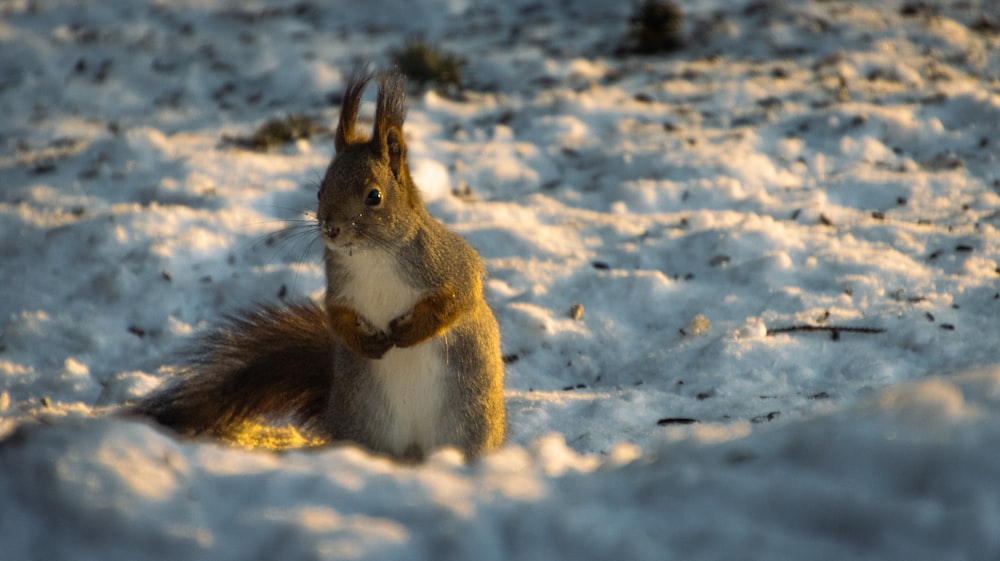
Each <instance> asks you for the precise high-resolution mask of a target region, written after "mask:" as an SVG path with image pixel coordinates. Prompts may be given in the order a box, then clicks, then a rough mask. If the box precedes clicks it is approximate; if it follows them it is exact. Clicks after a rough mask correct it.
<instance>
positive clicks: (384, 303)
mask: <svg viewBox="0 0 1000 561" xmlns="http://www.w3.org/2000/svg"><path fill="white" fill-rule="evenodd" d="M343 264H344V267H345V268H346V270H347V272H348V277H347V282H346V283H345V284H344V285H343V286H341V287H339V288H340V290H339V292H340V296H341V298H343V299H344V300H345V301H347V303H348V305H350V306H351V308H353V309H354V311H356V312H357V313H358V314H359V315H361V317H362V318H364V319H365V320H367V321H368V322H369V323H371V324H372V327H374V328H376V329H379V330H381V331H388V329H389V322H391V321H392V320H394V319H396V318H398V317H399V316H401V315H403V314H406V313H408V312H410V311H412V310H413V307H414V306H415V305H416V304H417V302H418V301H419V300H420V297H421V293H420V292H419V291H418V290H417V289H415V288H414V287H412V286H410V284H409V283H407V282H406V281H405V280H403V278H402V277H401V276H400V275H399V273H398V272H397V271H396V267H395V260H394V258H393V256H392V255H391V254H389V253H387V252H383V251H378V250H368V251H359V252H355V253H354V254H353V255H349V256H347V257H346V259H344V260H343Z"/></svg>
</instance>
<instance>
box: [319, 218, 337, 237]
mask: <svg viewBox="0 0 1000 561" xmlns="http://www.w3.org/2000/svg"><path fill="white" fill-rule="evenodd" d="M319 233H320V234H321V235H322V236H323V237H324V238H326V239H328V240H332V239H334V238H336V237H337V235H338V234H340V228H338V227H336V226H332V225H330V224H329V223H328V222H320V223H319Z"/></svg>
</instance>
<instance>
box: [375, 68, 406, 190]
mask: <svg viewBox="0 0 1000 561" xmlns="http://www.w3.org/2000/svg"><path fill="white" fill-rule="evenodd" d="M405 118H406V91H405V90H404V89H403V76H402V75H401V74H400V73H399V72H385V73H383V74H381V75H380V76H379V88H378V101H377V102H376V105H375V127H374V130H373V131H372V139H373V140H374V142H375V146H374V148H375V150H376V152H378V153H379V154H381V155H382V156H383V157H386V158H388V159H389V163H390V165H391V166H392V170H393V173H397V174H398V172H399V166H400V165H401V164H402V163H403V162H404V159H405V156H406V144H405V143H404V141H403V132H402V131H403V120H404V119H405Z"/></svg>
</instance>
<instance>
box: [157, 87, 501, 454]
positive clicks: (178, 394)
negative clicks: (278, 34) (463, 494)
mask: <svg viewBox="0 0 1000 561" xmlns="http://www.w3.org/2000/svg"><path fill="white" fill-rule="evenodd" d="M373 77H374V74H372V73H370V72H368V71H360V72H356V73H355V74H354V75H353V76H352V77H351V78H350V80H349V81H348V83H347V87H346V91H345V94H344V101H343V105H342V108H341V113H340V120H339V123H338V125H337V129H336V132H335V135H334V145H335V148H336V154H335V156H334V158H333V160H332V161H331V162H330V165H329V167H328V168H327V170H326V174H325V175H324V177H323V181H322V183H321V184H320V188H319V193H318V197H319V207H318V211H317V230H318V235H319V238H320V240H321V241H322V242H323V244H324V263H325V265H326V278H327V288H326V295H325V297H324V298H323V301H322V303H315V302H303V303H298V304H293V305H288V306H284V307H264V308H262V309H259V310H256V311H252V312H250V313H248V314H244V315H242V316H239V317H235V318H232V319H230V321H229V322H228V323H226V324H225V325H223V326H222V327H221V328H219V329H218V330H216V331H214V332H212V333H210V334H209V335H208V336H207V338H206V339H205V340H204V341H203V342H202V346H201V348H200V350H199V351H197V352H196V353H195V356H194V358H193V360H192V361H191V362H190V364H188V365H187V366H185V367H184V368H183V369H182V372H181V375H180V377H179V379H178V380H177V381H175V383H172V384H170V385H168V387H167V388H166V389H165V390H162V391H160V392H158V393H155V394H154V395H152V396H150V397H148V398H146V399H145V400H143V401H142V402H141V403H139V405H138V406H137V410H138V412H139V413H141V414H144V415H146V416H149V417H151V418H153V419H155V420H156V421H158V422H159V423H161V424H163V425H166V426H168V427H171V428H173V429H175V430H177V431H178V432H180V433H183V434H204V433H207V434H212V435H216V436H224V435H225V434H226V432H227V430H231V429H232V428H233V427H234V426H236V425H237V424H238V423H241V422H245V421H247V420H253V419H258V418H263V417H291V418H293V419H295V420H296V421H297V422H298V424H299V425H300V426H301V427H303V428H304V429H305V430H307V431H309V432H310V433H312V434H315V435H317V436H318V437H320V438H322V439H323V440H328V441H333V442H337V441H345V442H353V443H356V444H359V445H361V446H363V447H365V448H367V449H369V450H371V451H373V452H377V453H382V454H386V455H389V456H392V457H394V458H399V459H409V460H413V459H421V458H423V457H425V456H426V455H427V454H429V453H431V452H433V451H434V450H436V449H439V448H443V447H454V448H457V449H459V450H461V451H462V452H464V453H465V455H466V456H467V457H469V458H473V457H476V456H479V455H481V454H483V453H484V452H487V451H489V450H493V449H495V448H497V447H499V446H500V445H501V444H502V443H503V441H504V436H505V432H506V413H505V407H504V400H503V376H504V374H503V361H502V359H501V351H500V332H499V328H498V326H497V322H496V319H495V318H494V316H493V312H492V311H491V310H490V308H489V306H488V305H487V303H486V300H485V298H484V296H483V277H484V275H485V269H484V267H483V264H482V261H481V259H480V258H479V255H478V254H477V253H476V251H475V250H474V249H473V248H472V247H471V246H470V245H469V244H468V243H467V242H466V241H465V240H463V239H462V238H461V237H460V236H458V235H457V234H455V233H453V232H451V231H449V230H448V229H446V228H445V227H444V226H443V225H441V223H439V222H438V221H437V220H435V219H434V218H432V217H431V216H430V214H428V213H427V210H426V209H425V208H424V205H423V202H422V201H421V198H420V193H419V191H418V190H417V187H416V185H414V183H413V180H412V179H411V177H410V172H409V166H408V164H407V160H406V142H405V141H404V138H403V121H404V118H405V114H406V108H405V98H406V96H405V92H404V88H403V86H404V82H403V78H402V76H400V75H399V74H398V73H396V72H389V73H382V74H380V75H379V77H378V82H379V89H378V97H377V102H376V110H375V122H374V126H373V130H372V133H371V136H370V137H369V136H365V135H364V134H363V133H360V132H358V131H357V130H356V124H355V122H356V120H357V116H358V109H359V106H360V103H361V96H362V93H363V92H364V90H365V87H366V86H367V84H368V83H369V82H370V81H371V80H372V78H373Z"/></svg>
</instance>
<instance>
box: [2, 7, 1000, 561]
mask: <svg viewBox="0 0 1000 561" xmlns="http://www.w3.org/2000/svg"><path fill="white" fill-rule="evenodd" d="M680 5H681V6H682V8H683V10H684V13H685V20H684V30H685V34H686V35H687V37H688V44H687V45H686V47H685V48H684V49H682V50H681V51H679V52H677V53H674V54H671V55H662V56H653V57H631V56H625V57H622V56H616V55H615V54H614V53H615V51H616V49H617V48H618V46H619V44H620V42H621V40H622V37H623V36H624V34H625V31H626V22H627V19H628V15H629V13H630V11H631V9H632V6H631V4H630V3H627V2H622V3H616V2H603V1H597V0H592V1H578V2H561V3H557V2H541V1H539V0H514V1H511V2H506V3H492V2H476V1H472V0H468V1H465V0H425V1H420V2H411V1H404V0H375V1H372V2H367V3H364V5H362V4H361V3H351V4H350V7H347V4H342V3H322V2H302V3H298V4H286V3H283V2H278V1H270V0H266V1H265V0H260V1H254V2H226V1H223V0H188V1H182V2H158V1H145V2H139V1H135V2H100V1H96V0H92V1H90V2H72V1H68V0H67V1H58V0H53V1H41V0H40V1H28V0H7V1H5V2H3V3H0V115H2V117H0V256H2V259H3V268H2V277H0V280H2V287H3V288H2V291H3V295H2V297H0V435H2V436H3V438H4V440H3V441H2V442H0V544H2V545H0V558H2V559H4V560H8V559H10V560H18V561H19V560H33V559H74V560H88V559H95V560H98V559H99V560H115V559H127V560H131V561H135V560H140V561H141V560H145V559H208V560H222V559H227V560H228V559H288V560H296V559H348V558H352V559H353V558H357V559H404V558H405V559H434V560H440V559H484V560H489V559H529V560H530V559H555V558H566V559H612V558H613V559H637V560H641V559H656V560H661V559H671V558H676V559H732V558H741V559H774V558H786V559H790V558H795V559H831V560H834V559H836V560H840V559H845V558H856V559H875V558H878V559H935V560H937V559H997V558H1000V366H998V365H1000V351H998V350H997V339H998V338H997V331H996V325H997V318H998V316H1000V286H998V279H1000V269H998V263H997V261H998V259H1000V235H998V231H997V229H998V228H1000V195H998V192H1000V161H998V157H997V146H1000V35H998V34H997V31H996V30H997V25H996V23H997V22H998V21H1000V7H998V6H997V4H996V3H995V2H992V1H989V0H967V1H963V2H927V3H922V2H921V3H916V2H914V3H908V4H906V5H904V3H902V2H898V1H888V2H876V1H871V2H837V1H820V0H813V1H809V0H806V1H801V2H795V1H781V0H770V1H768V0H765V1H764V2H757V1H753V2H751V1H745V0H743V1H740V0H737V1H733V2H729V1H723V0H706V1H700V2H694V1H693V0H689V1H683V2H680ZM414 35H421V36H423V37H424V38H425V39H427V40H428V41H429V42H431V43H433V44H437V45H440V46H442V47H444V48H445V49H448V50H450V51H452V52H456V53H459V54H461V55H462V56H463V57H464V58H465V59H466V61H467V64H466V66H465V68H464V75H465V77H466V89H465V91H463V92H462V93H461V94H460V95H459V96H457V97H455V96H453V97H448V96H444V95H440V94H436V93H422V94H416V95H414V96H413V98H412V99H411V104H410V105H411V107H410V112H409V118H408V121H407V128H406V134H407V138H408V141H409V146H410V154H411V162H412V165H413V167H414V174H415V177H416V178H417V181H418V182H419V183H420V185H421V187H422V189H423V190H424V192H425V194H426V198H427V200H428V206H429V207H430V210H431V212H432V213H433V214H434V215H435V216H436V217H438V218H439V219H441V220H442V221H443V222H445V223H446V224H448V225H449V226H450V227H452V228H453V229H455V230H456V231H458V232H460V233H461V234H462V235H464V236H465V237H466V238H467V239H468V240H469V241H470V242H471V243H472V244H473V245H474V246H475V247H476V248H477V249H478V250H479V251H480V252H481V254H482V255H483V257H484V259H485V261H486V263H487V266H488V269H489V273H490V276H491V280H490V281H489V282H488V285H487V291H488V298H489V301H490V303H491V304H492V306H493V307H494V309H495V311H496V314H497V316H498V319H499V321H500V324H501V329H502V332H503V336H504V353H505V355H506V358H507V362H508V365H507V388H508V389H507V400H508V405H509V409H510V420H511V428H512V431H511V437H510V444H509V445H508V446H507V447H505V448H504V449H503V450H501V451H499V452H497V453H495V454H492V455H489V456H488V457H486V458H484V459H482V460H481V461H479V462H476V463H474V464H472V465H465V464H464V463H463V462H462V460H461V458H458V457H457V456H456V455H455V454H454V453H452V452H448V451H445V452H441V453H439V454H437V455H435V456H434V457H432V458H431V459H430V461H428V462H427V463H426V464H424V465H420V466H416V467H412V466H411V467H406V466H397V465H394V464H392V463H390V462H388V461H386V460H384V459H381V458H377V457H372V456H370V455H368V454H366V453H365V452H363V451H361V450H357V449H353V448H346V447H341V448H332V449H324V450H318V451H290V452H283V453H274V452H266V451H246V450H241V449H235V448H232V447H227V446H225V445H222V444H219V443H214V442H190V441H179V440H177V439H175V438H173V437H172V436H170V435H168V434H166V433H163V432H161V431H159V430H157V429H155V428H152V427H150V426H147V425H145V424H142V423H139V422H134V421H128V420H125V419H122V418H119V417H116V416H114V415H110V414H109V413H113V412H114V410H115V407H116V406H118V405H120V404H122V403H125V402H127V401H129V400H132V399H135V398H137V397H140V396H143V395H146V394H147V393H148V392H150V391H152V390H153V389H154V388H155V387H156V386H157V385H159V384H160V383H161V382H162V381H163V380H165V379H167V378H169V376H170V366H172V365H175V364H176V361H177V360H178V356H180V355H179V352H180V350H181V349H183V348H184V346H185V345H186V344H187V343H188V342H189V341H190V338H191V336H196V335H197V334H198V333H200V332H202V331H203V330H205V329H208V328H209V327H210V326H211V325H212V324H213V323H214V322H217V321H218V320H219V319H220V318H221V317H222V316H223V315H224V314H226V313H228V312H233V311H237V310H240V309H245V308H247V307H250V306H252V305H253V303H254V302H267V301H271V302H273V301H276V300H278V299H281V298H285V299H295V298H301V297H305V296H312V297H316V296H318V295H319V294H321V291H322V287H323V278H322V271H321V267H320V264H319V250H320V248H319V244H317V243H314V238H313V235H312V233H311V230H310V229H309V228H310V226H309V222H308V213H309V211H311V210H312V209H313V207H314V205H315V191H316V184H317V182H318V180H319V177H320V175H321V174H322V172H323V169H324V167H325V165H326V163H327V162H328V160H329V157H330V156H331V153H332V141H331V140H330V137H329V135H320V136H318V137H314V138H311V139H309V140H302V141H299V142H297V143H295V144H291V145H288V146H286V147H284V148H283V149H280V150H277V151H274V152H271V153H255V152H250V151H247V150H243V149H240V148H237V147H234V146H233V145H232V144H231V143H226V142H223V141H222V140H223V138H226V137H232V136H240V135H243V136H245V135H249V134H250V133H251V132H252V131H253V129H254V128H255V127H256V126H258V125H260V124H261V123H263V122H264V121H266V120H268V119H271V118H275V117H282V116H285V115H287V114H290V113H294V112H302V113H306V114H309V115H313V116H315V117H317V118H319V119H320V120H321V121H322V122H325V123H329V124H332V123H334V122H335V120H336V117H337V111H338V109H337V100H338V96H339V92H340V90H341V88H342V87H343V84H344V80H345V76H346V74H347V73H348V72H349V71H350V70H351V68H352V67H353V66H354V64H355V63H356V62H357V61H358V60H365V59H367V60H372V61H375V62H376V64H378V65H380V66H383V67H384V66H385V65H386V64H387V60H388V53H389V52H390V51H391V50H392V49H394V48H398V47H399V46H400V45H402V44H403V42H404V41H405V40H406V39H407V38H408V37H411V36H414ZM364 110H365V111H368V112H370V110H371V103H370V101H369V102H368V103H366V105H365V107H364ZM276 232H277V233H276ZM573 311H575V314H574V313H573ZM581 312H582V313H581ZM574 315H575V316H576V318H575V319H574ZM802 326H808V327H813V328H816V327H819V328H823V329H825V330H820V331H805V330H801V329H798V330H796V329H792V330H787V329H786V328H798V327H802ZM835 335H836V336H835Z"/></svg>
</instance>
